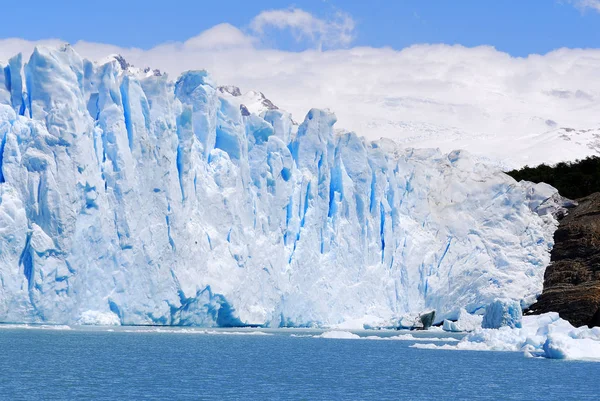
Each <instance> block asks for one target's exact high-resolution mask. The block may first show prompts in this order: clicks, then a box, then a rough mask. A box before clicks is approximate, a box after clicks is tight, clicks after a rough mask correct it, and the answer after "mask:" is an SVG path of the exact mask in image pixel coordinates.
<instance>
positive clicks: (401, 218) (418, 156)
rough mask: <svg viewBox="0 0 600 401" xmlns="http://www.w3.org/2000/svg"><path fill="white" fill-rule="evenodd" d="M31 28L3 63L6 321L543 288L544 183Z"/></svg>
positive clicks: (426, 305) (285, 318)
mask: <svg viewBox="0 0 600 401" xmlns="http://www.w3.org/2000/svg"><path fill="white" fill-rule="evenodd" d="M248 114H249V113H244V115H243V114H242V113H241V112H240V107H239V105H238V104H236V103H235V102H233V101H232V100H231V99H229V98H228V97H227V96H225V95H224V94H222V93H220V92H219V91H218V90H217V87H216V85H215V83H214V82H213V81H212V80H211V78H210V76H209V75H208V74H207V73H206V72H204V71H190V72H187V73H184V74H183V75H182V76H181V77H179V79H178V80H177V81H172V80H170V79H169V77H168V76H166V75H161V74H156V73H153V72H151V71H149V72H143V71H132V70H131V69H129V68H128V67H127V66H124V65H123V63H122V60H120V59H119V58H114V57H112V58H108V59H106V60H105V61H104V62H100V63H94V62H91V61H88V60H84V59H82V58H81V57H80V56H79V55H78V54H77V53H76V52H75V51H74V50H73V49H72V48H70V47H68V46H66V47H64V48H61V49H50V48H43V47H38V48H36V49H35V51H34V52H33V54H32V55H31V56H30V58H29V60H28V61H26V60H25V59H24V58H23V57H22V56H21V55H17V56H15V57H13V58H12V59H11V60H9V61H8V62H7V63H5V64H1V65H0V321H3V322H52V323H64V324H72V323H77V322H84V323H85V322H90V321H92V322H93V321H94V319H95V318H94V317H95V316H98V317H99V318H98V319H99V321H100V322H116V323H120V324H173V325H201V326H238V325H245V324H257V325H267V326H272V327H278V326H307V325H318V326H332V325H336V324H341V323H344V322H349V321H359V322H364V323H368V324H386V323H393V322H394V321H395V320H396V319H398V318H399V317H400V316H402V315H405V314H411V313H417V312H419V311H422V310H431V309H435V310H436V311H437V314H436V319H438V320H439V321H443V320H444V319H456V318H457V317H458V314H459V311H460V310H461V308H464V309H465V310H466V311H468V312H469V313H473V312H477V311H478V310H480V309H481V308H484V307H485V306H486V305H487V304H489V303H490V302H492V301H493V300H494V299H496V298H498V297H506V298H511V299H517V300H518V299H522V298H524V297H526V296H529V295H531V294H535V293H539V292H540V291H541V286H542V277H543V273H544V269H545V267H546V265H547V264H548V262H549V249H550V248H551V247H552V234H553V232H554V230H555V229H556V221H555V219H554V218H553V217H552V216H551V215H550V214H548V213H546V211H547V209H548V208H547V207H544V205H545V204H546V203H547V201H548V200H549V199H553V198H555V197H556V191H555V190H554V189H553V188H551V187H548V186H545V185H543V184H541V185H533V184H528V183H517V182H516V181H514V180H513V179H512V178H510V177H508V176H507V175H504V174H503V173H501V172H499V171H497V170H496V169H495V168H493V167H490V166H486V165H483V164H478V163H476V162H474V161H473V160H472V159H471V158H470V157H469V155H468V154H466V153H465V152H462V151H455V152H452V153H450V154H442V153H440V152H439V151H438V150H430V149H426V150H417V149H403V148H400V147H399V146H397V145H396V144H395V143H394V142H392V141H390V140H380V141H375V142H367V141H365V140H364V139H362V138H361V137H359V136H357V135H356V134H354V133H334V123H335V121H336V120H335V116H334V115H333V114H332V113H330V112H327V111H322V110H316V109H313V110H311V111H310V112H309V113H308V115H307V116H306V118H305V120H304V122H303V123H302V124H300V125H299V126H296V125H294V123H293V121H292V119H291V116H290V115H289V114H288V113H286V112H284V111H281V110H268V111H265V112H263V113H262V114H261V115H260V116H258V115H255V114H249V115H248Z"/></svg>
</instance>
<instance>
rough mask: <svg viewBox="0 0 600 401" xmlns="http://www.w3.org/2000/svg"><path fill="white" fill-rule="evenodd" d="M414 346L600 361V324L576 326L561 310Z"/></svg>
mask: <svg viewBox="0 0 600 401" xmlns="http://www.w3.org/2000/svg"><path fill="white" fill-rule="evenodd" d="M412 347H414V348H427V349H444V350H472V351H473V350H474V351H519V352H523V353H524V354H525V356H528V357H543V358H551V359H574V360H589V361H600V327H594V328H592V329H589V328H587V327H579V328H575V327H573V326H572V325H571V324H570V323H569V322H567V321H566V320H563V319H560V318H559V316H558V313H555V312H550V313H545V314H543V315H538V316H534V315H531V316H524V317H523V327H522V328H511V327H508V326H503V327H501V328H499V329H483V328H480V329H477V330H475V331H473V332H472V333H470V334H468V335H467V336H466V337H465V338H463V339H462V340H461V341H460V342H459V343H458V344H456V345H448V344H444V345H435V344H415V345H412Z"/></svg>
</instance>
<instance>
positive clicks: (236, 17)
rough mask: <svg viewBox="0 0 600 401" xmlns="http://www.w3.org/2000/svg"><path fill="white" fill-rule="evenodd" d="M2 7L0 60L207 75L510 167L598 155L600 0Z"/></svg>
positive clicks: (368, 133)
mask: <svg viewBox="0 0 600 401" xmlns="http://www.w3.org/2000/svg"><path fill="white" fill-rule="evenodd" d="M98 4H102V5H103V7H102V8H101V9H100V8H98ZM153 4H156V6H153ZM2 11H3V15H13V16H19V17H18V18H3V20H2V23H1V24H0V67H2V65H3V64H5V63H6V60H8V59H10V58H11V57H13V56H14V55H15V54H17V53H23V55H24V57H23V59H24V61H27V60H28V58H29V55H31V52H32V51H33V49H34V47H35V46H39V45H42V46H50V47H60V46H62V45H63V44H64V43H65V42H68V43H70V44H72V46H73V48H74V49H75V51H76V52H77V53H78V54H79V55H81V56H82V57H85V58H87V59H89V60H92V61H97V62H100V63H105V62H107V60H108V62H110V60H111V57H112V56H110V55H114V54H120V55H122V56H123V57H125V59H126V60H127V61H128V62H129V63H131V64H132V65H135V66H136V67H142V68H143V67H150V68H153V69H159V70H161V71H162V72H165V73H167V74H168V76H169V77H170V78H171V79H177V77H178V76H179V75H180V74H182V73H184V72H185V71H187V70H198V69H206V70H207V71H208V72H209V73H210V74H211V76H212V78H213V79H214V81H215V82H216V83H217V84H218V85H237V86H239V87H240V89H241V91H242V92H247V91H251V90H256V91H261V92H263V93H264V94H265V95H266V96H267V98H269V99H270V100H271V101H273V102H274V103H275V104H276V105H277V106H279V107H280V108H282V109H284V110H287V111H289V112H291V113H292V116H293V118H294V119H295V120H296V121H297V122H301V121H303V119H304V116H306V113H307V112H308V111H309V110H310V109H311V108H321V109H329V110H331V111H333V112H334V113H335V114H336V116H337V119H338V122H337V124H336V128H337V129H340V130H350V131H354V132H356V133H357V134H359V135H361V136H365V137H366V138H367V139H379V138H381V137H385V138H391V139H393V140H396V141H399V142H400V143H402V144H403V145H405V146H414V147H438V148H440V149H442V150H443V151H452V150H454V149H466V150H468V151H469V152H471V153H473V154H475V155H478V156H479V157H481V158H486V159H489V160H491V161H492V162H494V163H498V164H500V165H503V166H508V167H519V166H522V165H524V164H530V165H533V164H536V163H539V162H541V161H546V162H557V161H561V160H573V159H575V158H581V157H585V156H587V155H588V154H600V0H502V1H492V0H489V1H487V0H461V1H458V0H457V1H450V0H447V1H443V0H397V1H382V0H364V1H363V0H361V1H339V0H326V1H324V0H298V1H296V2H294V3H289V2H282V1H274V0H261V1H248V0H244V1H234V0H220V1H213V2H206V1H200V0H195V1H192V0H168V1H160V2H155V1H152V0H145V1H139V0H127V1H126V0H118V1H117V0H101V1H96V2H91V1H85V2H82V1H80V0H78V1H70V0H54V1H47V0H44V1H42V0H28V1H27V2H10V3H9V4H8V5H4V6H3V9H2ZM3 60H4V61H3ZM562 128H568V129H569V130H572V129H576V130H579V131H577V132H580V134H578V136H577V137H573V138H571V137H569V136H568V135H567V134H565V132H567V133H568V132H575V131H564V130H562ZM507 144H508V145H507Z"/></svg>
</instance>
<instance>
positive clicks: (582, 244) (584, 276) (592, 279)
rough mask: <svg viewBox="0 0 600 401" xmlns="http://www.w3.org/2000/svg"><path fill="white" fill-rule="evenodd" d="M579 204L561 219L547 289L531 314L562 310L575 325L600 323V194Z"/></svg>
mask: <svg viewBox="0 0 600 401" xmlns="http://www.w3.org/2000/svg"><path fill="white" fill-rule="evenodd" d="M578 203H579V205H578V206H577V207H575V208H573V209H571V210H570V211H569V213H568V215H566V216H565V217H563V218H562V219H561V220H560V225H559V227H558V230H557V231H556V232H555V234H554V241H555V245H554V248H553V250H552V254H551V262H550V265H549V266H548V268H547V269H546V273H545V275H544V290H543V292H542V295H541V296H540V298H539V299H538V301H537V303H535V304H534V305H532V306H531V307H530V309H529V311H528V313H530V314H531V313H535V314H537V313H545V312H558V313H559V314H560V317H562V318H563V319H566V320H568V321H569V322H570V323H571V324H573V325H574V326H577V327H578V326H583V325H588V326H590V327H593V326H600V193H595V194H592V195H590V196H587V197H585V198H582V199H579V200H578Z"/></svg>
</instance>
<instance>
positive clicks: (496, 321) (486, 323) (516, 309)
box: [481, 299, 523, 329]
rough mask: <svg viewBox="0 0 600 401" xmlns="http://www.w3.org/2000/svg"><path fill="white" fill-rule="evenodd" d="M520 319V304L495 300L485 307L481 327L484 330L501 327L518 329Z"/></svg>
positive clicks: (509, 300) (505, 300)
mask: <svg viewBox="0 0 600 401" xmlns="http://www.w3.org/2000/svg"><path fill="white" fill-rule="evenodd" d="M522 317H523V311H522V310H521V303H520V302H518V301H514V300H511V299H497V300H495V301H494V302H492V303H491V304H489V305H488V306H487V307H486V309H485V315H483V322H482V324H481V327H483V328H484V329H499V328H500V327H503V326H508V327H511V328H515V327H516V328H520V327H521V319H522Z"/></svg>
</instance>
